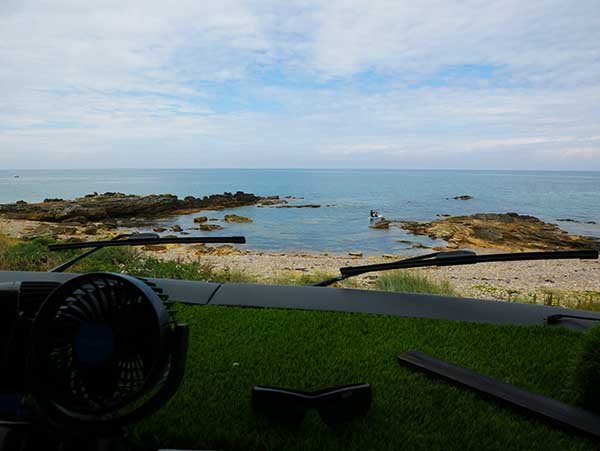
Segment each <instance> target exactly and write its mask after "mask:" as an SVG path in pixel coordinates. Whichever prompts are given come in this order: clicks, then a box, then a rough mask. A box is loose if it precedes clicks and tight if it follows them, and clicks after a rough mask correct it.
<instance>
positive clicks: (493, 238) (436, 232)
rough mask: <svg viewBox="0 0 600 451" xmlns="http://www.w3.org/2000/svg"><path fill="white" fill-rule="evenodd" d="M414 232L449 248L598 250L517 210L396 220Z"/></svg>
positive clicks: (590, 241)
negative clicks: (439, 240)
mask: <svg viewBox="0 0 600 451" xmlns="http://www.w3.org/2000/svg"><path fill="white" fill-rule="evenodd" d="M399 224H400V226H401V227H402V228H403V229H405V230H408V231H409V232H411V233H413V234H416V235H427V236H429V237H430V238H433V239H443V240H445V241H447V242H448V243H449V247H477V248H492V249H503V250H509V251H515V250H557V249H590V248H592V249H599V248H600V242H599V241H598V240H596V239H594V238H591V237H585V236H578V235H569V234H568V233H567V232H565V231H564V230H562V229H560V228H559V227H558V226H556V225H555V224H548V223H546V222H544V221H541V220H540V219H538V218H535V217H533V216H526V215H519V214H517V213H504V214H497V213H479V214H475V215H470V216H454V217H450V218H444V219H439V220H436V221H432V222H416V221H399Z"/></svg>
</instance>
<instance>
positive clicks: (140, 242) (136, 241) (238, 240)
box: [48, 236, 246, 251]
mask: <svg viewBox="0 0 600 451" xmlns="http://www.w3.org/2000/svg"><path fill="white" fill-rule="evenodd" d="M196 243H207V244H210V243H235V244H245V243H246V238H245V237H243V236H222V237H217V236H215V237H212V236H211V237H175V238H129V239H127V240H118V241H88V242H82V243H66V244H51V245H50V246H48V249H50V250H51V251H62V250H68V249H85V248H90V247H115V246H152V245H156V244H196Z"/></svg>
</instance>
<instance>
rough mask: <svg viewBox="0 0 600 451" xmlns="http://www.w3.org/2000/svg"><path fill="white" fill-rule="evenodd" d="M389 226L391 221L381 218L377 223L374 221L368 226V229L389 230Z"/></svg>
mask: <svg viewBox="0 0 600 451" xmlns="http://www.w3.org/2000/svg"><path fill="white" fill-rule="evenodd" d="M390 224H391V221H388V220H387V219H384V218H381V219H380V220H379V221H375V222H373V223H372V224H370V225H369V227H370V228H372V229H389V228H390Z"/></svg>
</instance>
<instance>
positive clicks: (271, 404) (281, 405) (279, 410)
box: [252, 387, 306, 424]
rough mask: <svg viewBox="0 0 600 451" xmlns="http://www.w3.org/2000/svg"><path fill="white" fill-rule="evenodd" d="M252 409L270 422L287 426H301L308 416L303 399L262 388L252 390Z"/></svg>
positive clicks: (287, 393) (283, 392)
mask: <svg viewBox="0 0 600 451" xmlns="http://www.w3.org/2000/svg"><path fill="white" fill-rule="evenodd" d="M252 407H253V409H254V411H255V412H257V413H260V414H262V415H264V416H265V417H268V418H269V419H270V420H273V421H277V422H279V423H285V424H299V423H301V422H302V420H303V419H304V416H305V414H306V406H305V403H304V401H303V399H302V398H300V397H298V396H297V395H294V394H293V393H289V392H286V391H282V390H274V389H268V388H262V387H254V388H253V389H252Z"/></svg>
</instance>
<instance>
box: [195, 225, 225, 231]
mask: <svg viewBox="0 0 600 451" xmlns="http://www.w3.org/2000/svg"><path fill="white" fill-rule="evenodd" d="M199 229H200V230H203V231H204V232H212V231H213V230H223V227H222V226H220V225H218V224H200V227H199Z"/></svg>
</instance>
